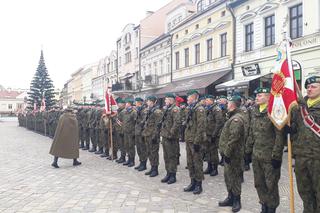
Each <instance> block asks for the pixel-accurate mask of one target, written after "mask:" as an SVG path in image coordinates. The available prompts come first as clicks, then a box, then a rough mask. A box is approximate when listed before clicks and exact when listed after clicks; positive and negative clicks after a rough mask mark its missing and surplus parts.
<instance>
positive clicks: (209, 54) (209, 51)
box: [207, 38, 212, 61]
mask: <svg viewBox="0 0 320 213" xmlns="http://www.w3.org/2000/svg"><path fill="white" fill-rule="evenodd" d="M211 60H212V38H210V39H208V40H207V61H211Z"/></svg>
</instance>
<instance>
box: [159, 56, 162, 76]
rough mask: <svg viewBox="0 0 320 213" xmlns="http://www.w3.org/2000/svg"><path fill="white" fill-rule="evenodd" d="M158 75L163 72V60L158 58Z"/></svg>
mask: <svg viewBox="0 0 320 213" xmlns="http://www.w3.org/2000/svg"><path fill="white" fill-rule="evenodd" d="M159 63H160V75H162V74H163V60H160V62H159Z"/></svg>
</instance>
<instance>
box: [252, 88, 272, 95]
mask: <svg viewBox="0 0 320 213" xmlns="http://www.w3.org/2000/svg"><path fill="white" fill-rule="evenodd" d="M254 93H255V94H260V93H270V88H266V87H258V88H257V89H256V90H255V91H254Z"/></svg>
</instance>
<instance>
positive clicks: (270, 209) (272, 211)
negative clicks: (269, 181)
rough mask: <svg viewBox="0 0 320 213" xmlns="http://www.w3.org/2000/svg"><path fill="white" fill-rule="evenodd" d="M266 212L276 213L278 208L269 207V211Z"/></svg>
mask: <svg viewBox="0 0 320 213" xmlns="http://www.w3.org/2000/svg"><path fill="white" fill-rule="evenodd" d="M266 213H276V208H270V207H268V211H266Z"/></svg>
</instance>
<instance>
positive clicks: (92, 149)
mask: <svg viewBox="0 0 320 213" xmlns="http://www.w3.org/2000/svg"><path fill="white" fill-rule="evenodd" d="M95 151H97V147H96V146H92V148H91V149H90V150H89V152H95Z"/></svg>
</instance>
